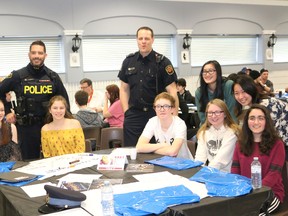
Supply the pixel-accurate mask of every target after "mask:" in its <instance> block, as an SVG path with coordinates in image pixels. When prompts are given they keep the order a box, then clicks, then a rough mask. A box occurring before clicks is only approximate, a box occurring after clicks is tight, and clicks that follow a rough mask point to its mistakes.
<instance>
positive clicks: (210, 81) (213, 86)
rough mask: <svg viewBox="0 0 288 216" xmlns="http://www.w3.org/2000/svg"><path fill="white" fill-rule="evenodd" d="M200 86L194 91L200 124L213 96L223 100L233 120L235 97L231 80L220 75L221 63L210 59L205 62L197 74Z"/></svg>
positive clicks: (204, 117)
mask: <svg viewBox="0 0 288 216" xmlns="http://www.w3.org/2000/svg"><path fill="white" fill-rule="evenodd" d="M199 79H200V87H199V88H198V89H197V90H196V92H195V102H196V106H197V112H198V115H199V118H200V122H201V123H200V124H201V125H202V124H203V123H204V121H205V119H206V115H205V109H206V106H207V104H208V102H209V101H211V100H213V99H214V98H218V99H221V100H223V101H224V102H225V103H226V105H227V107H228V110H229V112H230V114H231V116H232V118H233V119H234V120H236V117H235V115H234V111H233V109H234V105H235V99H234V97H233V94H232V85H233V81H232V80H227V78H223V77H222V69H221V65H220V64H219V63H218V62H217V61H215V60H211V61H208V62H206V63H205V64H204V65H203V66H202V68H201V72H200V75H199Z"/></svg>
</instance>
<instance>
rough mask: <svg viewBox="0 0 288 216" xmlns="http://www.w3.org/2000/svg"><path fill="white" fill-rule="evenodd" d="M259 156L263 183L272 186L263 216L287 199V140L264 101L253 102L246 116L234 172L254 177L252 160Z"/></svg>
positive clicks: (261, 212) (235, 153) (236, 153)
mask: <svg viewBox="0 0 288 216" xmlns="http://www.w3.org/2000/svg"><path fill="white" fill-rule="evenodd" d="M253 157H258V158H259V161H260V163H261V166H262V185H265V186H268V187H270V188H271V189H272V191H273V193H274V194H275V195H274V194H273V195H271V196H270V199H269V200H268V201H269V202H268V203H267V204H268V205H263V208H264V206H267V208H266V209H261V210H260V214H259V215H270V214H269V213H271V212H275V211H276V210H277V209H278V208H279V205H280V202H281V203H282V202H283V200H284V186H283V183H282V169H283V165H284V162H285V149H284V143H283V141H282V140H281V138H280V137H279V136H278V133H277V131H276V130H275V127H274V124H273V121H272V119H271V117H270V114H269V111H268V110H267V109H266V108H265V107H264V106H262V105H260V104H253V105H252V106H251V108H249V109H248V110H247V112H246V114H245V116H244V120H243V127H242V133H241V134H240V136H239V141H238V143H237V144H236V148H235V151H234V156H233V164H232V169H231V172H232V173H236V174H240V175H243V176H246V177H248V178H251V163H252V161H253Z"/></svg>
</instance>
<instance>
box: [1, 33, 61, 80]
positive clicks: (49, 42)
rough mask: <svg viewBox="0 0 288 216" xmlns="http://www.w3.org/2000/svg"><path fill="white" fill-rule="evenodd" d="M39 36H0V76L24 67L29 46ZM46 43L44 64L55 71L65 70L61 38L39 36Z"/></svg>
mask: <svg viewBox="0 0 288 216" xmlns="http://www.w3.org/2000/svg"><path fill="white" fill-rule="evenodd" d="M35 40H39V38H21V37H18V38H1V39H0V59H1V64H0V76H7V75H8V74H9V73H10V72H11V71H13V70H18V69H20V68H22V67H25V66H26V65H27V64H28V63H29V57H28V53H29V48H30V45H31V43H32V42H33V41H35ZM41 40H42V41H43V42H44V43H45V45H46V53H47V57H46V60H45V65H46V66H47V67H49V68H50V69H51V70H54V71H55V72H57V73H64V72H65V65H64V53H63V45H62V40H61V38H59V37H55V38H41Z"/></svg>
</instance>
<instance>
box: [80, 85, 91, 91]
mask: <svg viewBox="0 0 288 216" xmlns="http://www.w3.org/2000/svg"><path fill="white" fill-rule="evenodd" d="M88 87H89V85H88V86H81V87H80V88H81V89H82V90H84V89H87V88H88Z"/></svg>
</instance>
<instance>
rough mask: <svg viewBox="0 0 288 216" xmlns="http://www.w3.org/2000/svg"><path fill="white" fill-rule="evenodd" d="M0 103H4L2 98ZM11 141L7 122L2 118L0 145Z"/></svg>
mask: <svg viewBox="0 0 288 216" xmlns="http://www.w3.org/2000/svg"><path fill="white" fill-rule="evenodd" d="M0 103H2V104H3V106H4V103H3V101H2V100H0ZM10 141H11V131H10V130H9V124H8V123H7V122H5V119H4V118H3V119H2V121H1V140H0V145H5V144H8V143H9V142H10Z"/></svg>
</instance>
